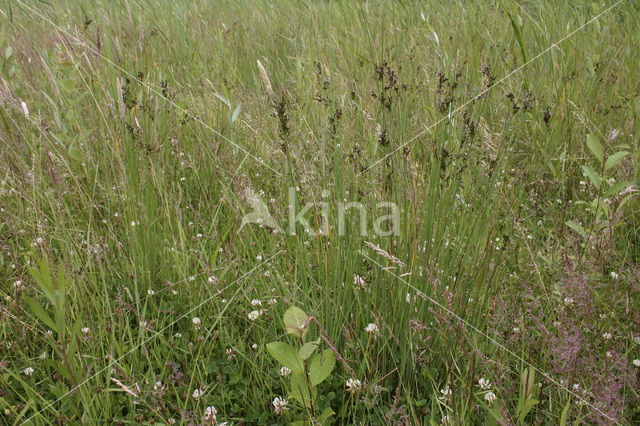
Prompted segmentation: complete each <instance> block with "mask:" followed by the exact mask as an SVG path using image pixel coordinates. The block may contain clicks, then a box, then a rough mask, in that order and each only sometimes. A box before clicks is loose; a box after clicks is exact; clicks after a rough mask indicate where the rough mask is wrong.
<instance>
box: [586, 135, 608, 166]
mask: <svg viewBox="0 0 640 426" xmlns="http://www.w3.org/2000/svg"><path fill="white" fill-rule="evenodd" d="M587 147H589V149H590V150H591V152H592V153H593V155H594V156H595V157H596V159H597V160H598V161H599V162H600V164H602V160H603V159H604V148H603V147H602V144H601V143H600V142H599V141H598V137H597V136H596V135H593V134H588V135H587Z"/></svg>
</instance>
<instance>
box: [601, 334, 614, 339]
mask: <svg viewBox="0 0 640 426" xmlns="http://www.w3.org/2000/svg"><path fill="white" fill-rule="evenodd" d="M612 337H613V335H612V334H611V333H603V334H602V338H603V339H605V340H611V338H612Z"/></svg>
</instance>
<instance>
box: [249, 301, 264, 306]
mask: <svg viewBox="0 0 640 426" xmlns="http://www.w3.org/2000/svg"><path fill="white" fill-rule="evenodd" d="M251 306H253V307H256V306H262V300H260V299H253V300H252V301H251Z"/></svg>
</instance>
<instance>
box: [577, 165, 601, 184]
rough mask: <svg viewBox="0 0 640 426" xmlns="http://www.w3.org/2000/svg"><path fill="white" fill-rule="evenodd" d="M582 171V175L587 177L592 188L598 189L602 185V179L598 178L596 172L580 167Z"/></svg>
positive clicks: (587, 167)
mask: <svg viewBox="0 0 640 426" xmlns="http://www.w3.org/2000/svg"><path fill="white" fill-rule="evenodd" d="M582 171H584V173H585V174H586V175H587V177H588V178H589V180H590V181H591V183H593V186H595V187H596V189H597V188H600V184H601V183H602V178H600V175H599V174H598V172H596V171H595V170H594V168H593V167H591V166H582Z"/></svg>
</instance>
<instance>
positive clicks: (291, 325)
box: [283, 306, 309, 339]
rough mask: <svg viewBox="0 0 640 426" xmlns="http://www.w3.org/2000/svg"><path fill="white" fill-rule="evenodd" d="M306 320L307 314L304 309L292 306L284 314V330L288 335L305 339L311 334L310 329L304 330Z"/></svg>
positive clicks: (305, 328)
mask: <svg viewBox="0 0 640 426" xmlns="http://www.w3.org/2000/svg"><path fill="white" fill-rule="evenodd" d="M306 320H307V314H306V313H305V312H304V311H303V310H302V309H300V308H297V307H295V306H292V307H290V308H289V309H287V311H286V312H285V313H284V318H283V322H284V329H285V331H286V332H287V333H289V334H293V335H294V336H296V337H302V338H303V339H304V337H305V336H306V335H307V333H308V332H309V327H304V328H303V325H304V323H305V321H306Z"/></svg>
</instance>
